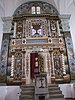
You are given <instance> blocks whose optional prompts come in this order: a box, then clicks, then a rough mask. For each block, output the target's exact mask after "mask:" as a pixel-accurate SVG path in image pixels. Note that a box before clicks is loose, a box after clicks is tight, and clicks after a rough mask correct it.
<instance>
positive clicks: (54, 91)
mask: <svg viewBox="0 0 75 100" xmlns="http://www.w3.org/2000/svg"><path fill="white" fill-rule="evenodd" d="M49 94H62V91H61V90H53V91H49Z"/></svg>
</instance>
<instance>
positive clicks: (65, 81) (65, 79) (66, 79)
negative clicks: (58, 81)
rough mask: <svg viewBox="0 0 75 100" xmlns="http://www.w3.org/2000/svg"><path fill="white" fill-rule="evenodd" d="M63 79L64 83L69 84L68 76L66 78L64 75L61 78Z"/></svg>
mask: <svg viewBox="0 0 75 100" xmlns="http://www.w3.org/2000/svg"><path fill="white" fill-rule="evenodd" d="M63 79H64V83H68V82H70V78H69V76H67V75H64V76H63Z"/></svg>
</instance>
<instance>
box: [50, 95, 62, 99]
mask: <svg viewBox="0 0 75 100" xmlns="http://www.w3.org/2000/svg"><path fill="white" fill-rule="evenodd" d="M49 98H64V95H63V94H51V95H50V96H49Z"/></svg>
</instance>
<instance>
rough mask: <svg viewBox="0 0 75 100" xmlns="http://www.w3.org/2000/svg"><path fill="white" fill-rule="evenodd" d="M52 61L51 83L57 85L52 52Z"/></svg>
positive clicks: (51, 53) (51, 52)
mask: <svg viewBox="0 0 75 100" xmlns="http://www.w3.org/2000/svg"><path fill="white" fill-rule="evenodd" d="M50 60H51V83H55V70H54V60H53V51H50Z"/></svg>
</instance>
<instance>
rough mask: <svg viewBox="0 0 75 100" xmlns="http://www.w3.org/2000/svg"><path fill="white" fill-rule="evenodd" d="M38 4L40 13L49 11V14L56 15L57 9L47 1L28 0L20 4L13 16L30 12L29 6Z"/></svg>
mask: <svg viewBox="0 0 75 100" xmlns="http://www.w3.org/2000/svg"><path fill="white" fill-rule="evenodd" d="M35 4H38V5H39V6H40V8H41V10H42V11H41V13H45V14H46V13H50V14H55V15H58V14H59V13H58V11H57V9H56V8H55V7H54V6H53V5H51V4H49V3H47V2H43V1H29V2H26V3H23V4H22V5H20V6H19V7H18V8H17V9H16V10H15V12H14V14H13V16H16V15H19V14H30V13H31V7H32V5H35Z"/></svg>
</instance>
